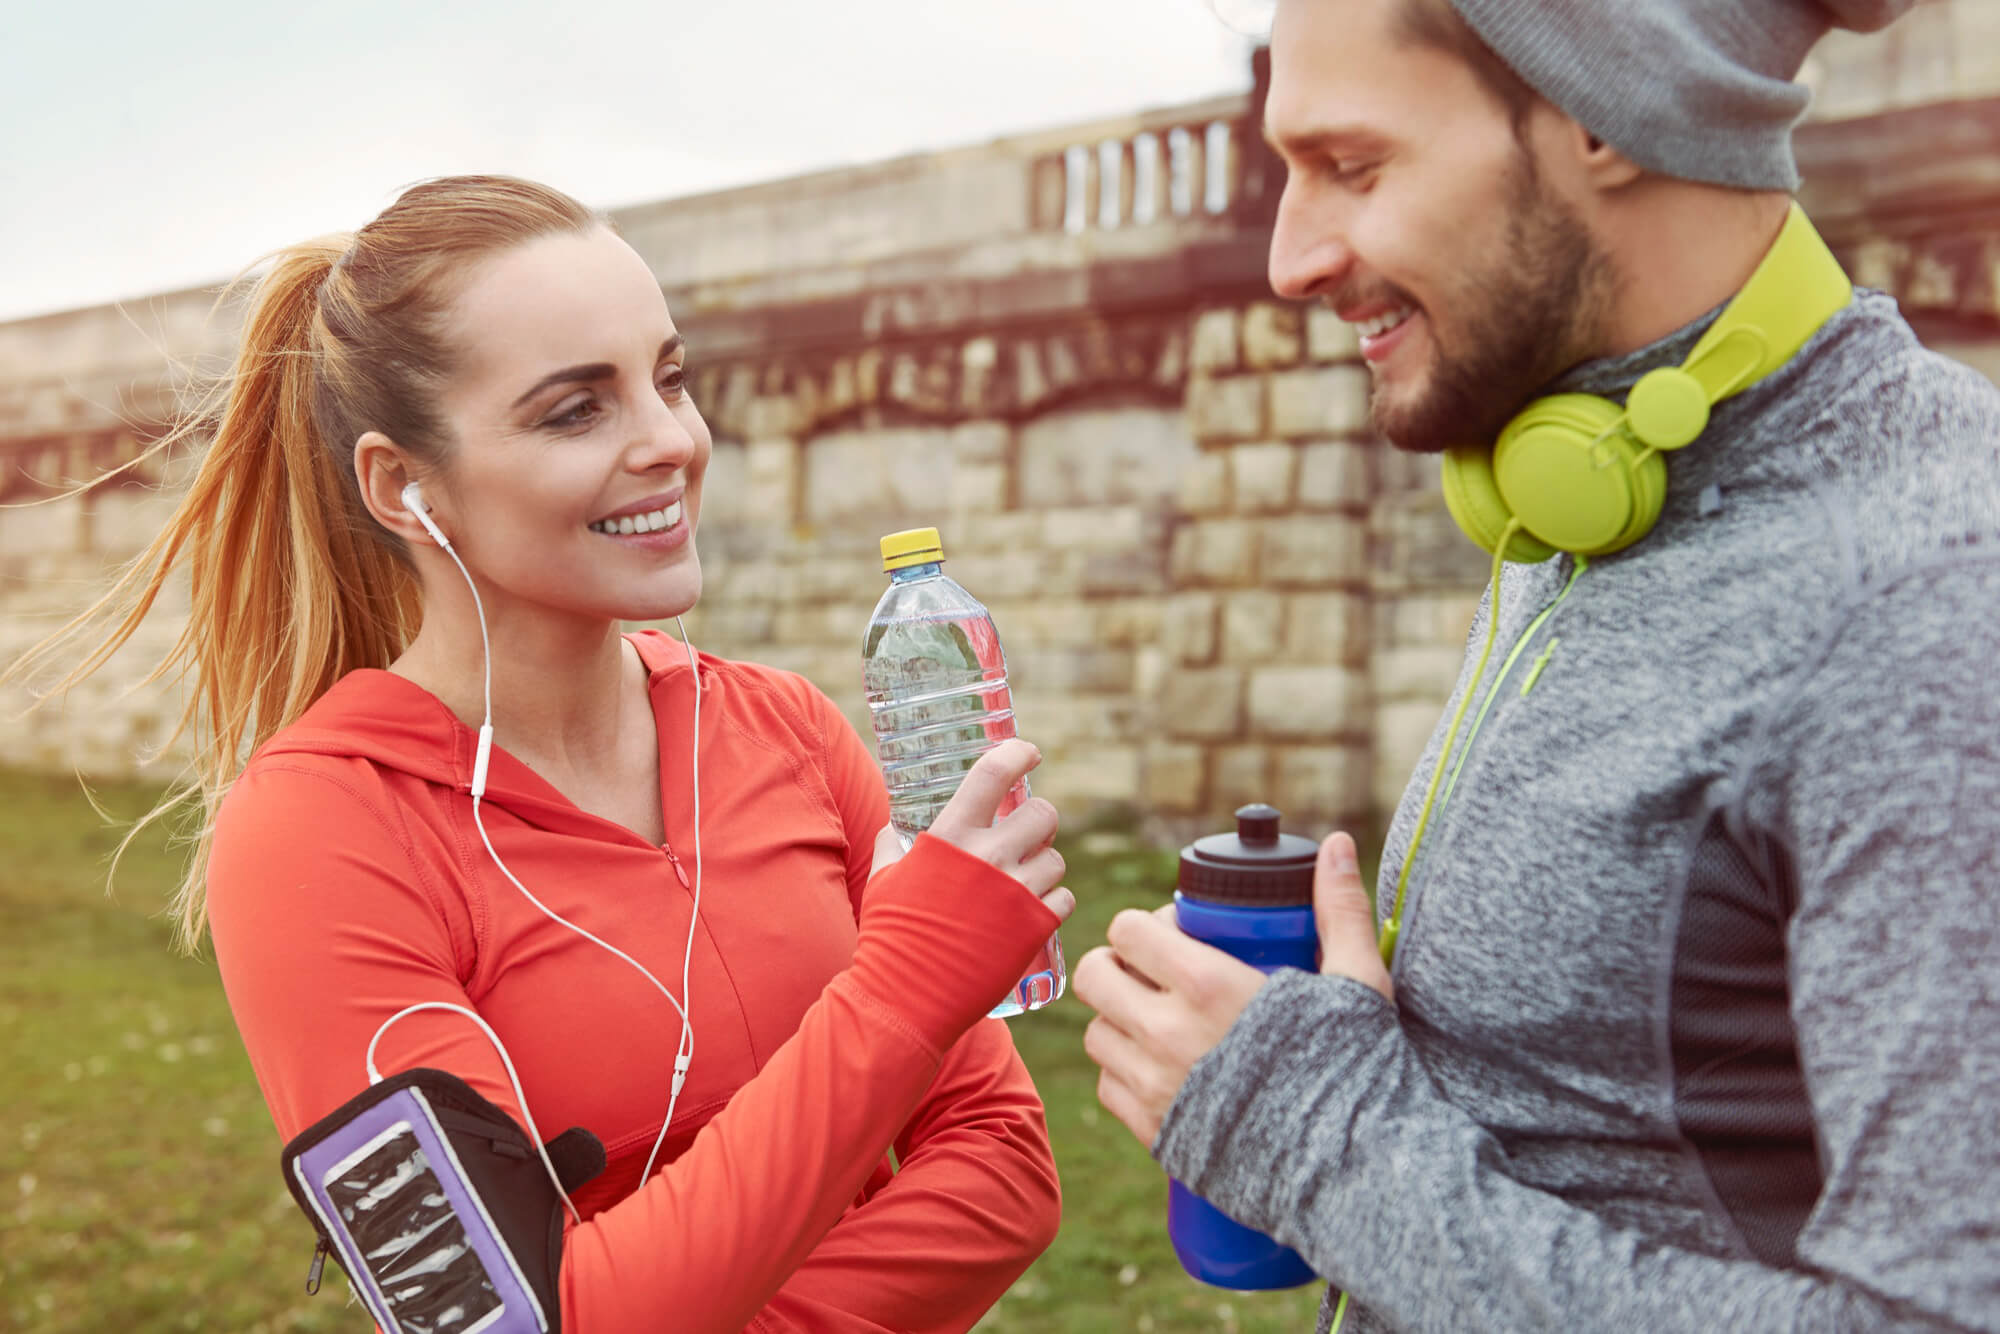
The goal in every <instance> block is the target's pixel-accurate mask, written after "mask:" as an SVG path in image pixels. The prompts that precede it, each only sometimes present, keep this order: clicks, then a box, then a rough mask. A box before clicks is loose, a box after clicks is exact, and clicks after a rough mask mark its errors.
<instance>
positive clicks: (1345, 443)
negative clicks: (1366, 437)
mask: <svg viewBox="0 0 2000 1334" xmlns="http://www.w3.org/2000/svg"><path fill="white" fill-rule="evenodd" d="M1375 450H1376V446H1374V445H1367V444H1362V443H1360V442H1358V441H1354V440H1314V441H1311V442H1309V443H1307V445H1306V446H1305V447H1304V448H1303V449H1302V450H1300V451H1299V504H1300V505H1301V506H1303V507H1304V508H1306V509H1319V510H1326V509H1346V510H1360V509H1364V508H1366V507H1367V504H1368V502H1369V500H1370V499H1371V498H1372V497H1373V495H1374V490H1375V478H1374V471H1375V470H1374V467H1373V466H1372V465H1373V459H1374V454H1375Z"/></svg>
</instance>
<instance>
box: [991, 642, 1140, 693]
mask: <svg viewBox="0 0 2000 1334" xmlns="http://www.w3.org/2000/svg"><path fill="white" fill-rule="evenodd" d="M1007 670H1008V673H1009V675H1010V676H1012V677H1013V678H1014V679H1015V680H1016V681H1017V682H1018V683H1019V685H1020V687H1021V689H1022V690H1024V691H1033V692H1035V693H1038V694H1039V693H1048V692H1053V691H1070V692H1081V693H1084V694H1104V695H1125V694H1130V693H1131V690H1132V671H1133V659H1132V650H1130V649H1121V648H1101V647H1097V646H1087V647H1081V648H1055V649H1022V650H1021V651H1020V652H1018V653H1015V652H1011V651H1010V652H1009V653H1008V654H1007Z"/></svg>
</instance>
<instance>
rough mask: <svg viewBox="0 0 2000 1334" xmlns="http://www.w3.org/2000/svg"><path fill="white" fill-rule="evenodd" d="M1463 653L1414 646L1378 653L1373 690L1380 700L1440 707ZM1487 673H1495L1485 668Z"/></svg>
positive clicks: (1456, 648) (1449, 647)
mask: <svg viewBox="0 0 2000 1334" xmlns="http://www.w3.org/2000/svg"><path fill="white" fill-rule="evenodd" d="M1464 661H1465V650H1464V648H1463V647H1462V646H1460V645H1456V644H1453V645H1442V644H1418V645H1411V646H1407V647H1402V648H1384V649H1378V650H1377V651H1376V654H1375V671H1374V675H1375V689H1376V692H1377V694H1379V695H1380V696H1381V697H1382V698H1383V699H1422V700H1428V701H1430V703H1431V704H1432V706H1433V707H1442V706H1443V704H1444V702H1445V700H1446V699H1448V698H1449V697H1450V695H1451V690H1452V687H1453V686H1454V685H1456V684H1457V682H1458V672H1459V668H1460V666H1461V665H1462V664H1463V663H1464ZM1488 670H1489V671H1495V672H1497V671H1498V668H1497V667H1489V669H1488Z"/></svg>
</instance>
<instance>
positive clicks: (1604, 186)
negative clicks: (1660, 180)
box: [1569, 121, 1646, 190]
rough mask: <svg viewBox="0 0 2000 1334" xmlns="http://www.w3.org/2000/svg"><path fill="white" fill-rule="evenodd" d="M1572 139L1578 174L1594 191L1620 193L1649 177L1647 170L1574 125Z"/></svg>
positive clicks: (1571, 129) (1571, 147) (1571, 146)
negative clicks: (1633, 183) (1617, 191)
mask: <svg viewBox="0 0 2000 1334" xmlns="http://www.w3.org/2000/svg"><path fill="white" fill-rule="evenodd" d="M1569 137H1570V145H1569V147H1570V151H1571V152H1573V153H1574V154H1575V155H1576V158H1575V160H1576V166H1577V169H1578V173H1579V174H1580V175H1581V176H1582V177H1583V179H1584V181H1585V182H1587V183H1588V184H1589V185H1590V186H1592V187H1593V188H1595V189H1598V190H1617V189H1620V188H1622V187H1624V186H1627V185H1630V184H1631V183H1632V182H1634V181H1636V180H1638V179H1639V178H1640V177H1641V176H1643V175H1645V174H1646V172H1645V168H1643V167H1641V166H1640V165H1639V164H1638V163H1636V162H1634V161H1632V159H1631V158H1628V157H1626V156H1625V155H1624V154H1623V153H1621V152H1619V151H1618V150H1617V149H1615V148H1613V147H1612V146H1611V145H1610V144H1607V143H1605V142H1604V141H1603V140H1602V139H1600V138H1598V137H1597V136H1596V135H1594V134H1592V133H1591V132H1590V131H1589V130H1586V129H1584V128H1583V126H1581V125H1578V124H1577V123H1576V122H1574V121H1572V122H1570V129H1569Z"/></svg>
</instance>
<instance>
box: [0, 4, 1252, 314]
mask: <svg viewBox="0 0 2000 1334" xmlns="http://www.w3.org/2000/svg"><path fill="white" fill-rule="evenodd" d="M8 8H9V10H10V13H9V17H8V20H7V29H8V32H7V37H6V39H5V40H4V42H0V319H13V318H19V317H21V316H25V315H30V314H37V313H41V312H45V311H52V310H64V309H70V308H73V307H77V306H88V305H96V304H99V303H102V302H106V301H113V300H119V299H123V298H128V297H134V296H141V295H145V294H147V293H151V292H158V291H166V290H172V289H175V288H181V287H189V286H195V285H198V284H204V283H209V282H215V281H219V280H221V279H224V278H226V277H228V276H229V275H231V274H233V273H235V272H237V271H239V270H240V269H242V268H244V267H245V266H247V265H248V264H250V263H251V262H252V261H254V260H255V259H257V258H258V257H259V256H260V255H262V254H264V253H265V252H267V251H269V250H272V249H274V248H276V247H279V246H282V245H287V244H290V243H292V242H294V241H298V240H302V239H304V238H306V237H308V236H314V235H319V234H321V233H325V232H330V231H344V230H351V229H353V228H355V227H358V226H360V225H361V224H362V223H364V222H366V221H367V220H368V219H369V218H371V217H373V216H374V215H375V213H377V212H378V211H380V209H381V208H382V207H383V206H384V205H386V204H387V203H388V202H389V201H390V200H391V199H392V198H394V196H395V194H396V192H397V190H398V188H399V187H401V186H403V185H406V184H408V183H410V182H411V181H415V180H419V179H422V178H424V177H427V176H437V175H444V174H450V173H456V172H466V171H496V172H507V173H511V174H514V175H520V176H527V177H531V178H533V179H536V180H541V181H545V182H547V183H549V184H551V185H555V186H557V187H559V188H562V189H564V190H567V191H569V192H570V193H571V194H573V195H575V196H577V197H578V198H580V199H582V200H583V201H584V202H585V203H587V204H591V205H593V206H598V207H606V208H609V207H616V206H618V205H621V204H628V203H637V202H641V201H646V200H654V199H663V198H669V197H673V196H677V195H687V194H698V193H701V192H703V191H707V190H713V189H719V188H723V187H726V186H731V185H741V184H745V183H748V182H752V181H761V180H770V179H773V178H776V177H781V176H788V175H793V174H796V173H799V172H804V171H813V170H819V169H823V168H827V167H834V166H841V165H848V164H854V163H862V162H872V161H878V160H881V159H883V158H890V157H897V156H900V155H902V154H905V153H910V152H916V151H921V150H925V149H933V148H945V147H952V146H955V145H960V144H975V143H981V142H984V141H986V140H989V139H993V138H997V137H1002V136H1005V135H1009V134H1013V133H1018V132H1021V131H1026V130H1036V129H1042V128H1046V127H1049V126H1057V125H1063V124H1066V123H1070V122H1078V121H1087V120H1092V119H1097V118H1100V117H1106V116H1116V115H1123V114H1126V113H1129V112H1134V111H1138V110H1142V109H1144V108H1148V107H1155V106H1167V105H1172V104H1174V103H1178V102H1188V101H1195V100H1199V99H1201V98H1204V97H1210V96H1214V95H1217V94H1221V93H1228V92H1235V91H1240V90H1242V89H1244V88H1247V87H1248V86H1249V82H1250V60H1249V49H1250V48H1249V42H1248V41H1247V40H1246V39H1245V38H1243V37H1242V36H1240V35H1238V34H1237V33H1236V32H1234V31H1232V30H1231V29H1230V28H1229V27H1226V26H1224V25H1223V24H1222V23H1221V22H1219V21H1218V20H1217V18H1216V17H1215V15H1214V13H1212V12H1211V10H1210V8H1209V4H1208V2H1207V0H705V2H704V3H692V2H691V0H650V2H649V3H640V2H639V0H572V2H571V3H568V4H563V5H557V4H554V3H544V2H541V0H482V2H481V3H478V4H471V3H463V2H462V0H349V2H348V3H344V4H337V5H336V4H321V3H301V2H298V0H256V2H254V3H253V2H251V0H213V2H208V3H204V0H193V3H190V4H185V5H161V4H156V3H140V2H139V0H104V2H102V3H97V4H92V3H88V2H87V0H85V2H83V3H78V2H77V0H69V3H51V4H39V5H33V6H28V5H22V6H19V7H14V6H9V7H8Z"/></svg>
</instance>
